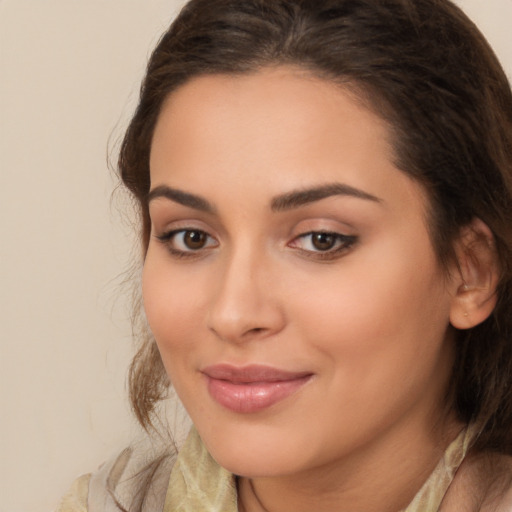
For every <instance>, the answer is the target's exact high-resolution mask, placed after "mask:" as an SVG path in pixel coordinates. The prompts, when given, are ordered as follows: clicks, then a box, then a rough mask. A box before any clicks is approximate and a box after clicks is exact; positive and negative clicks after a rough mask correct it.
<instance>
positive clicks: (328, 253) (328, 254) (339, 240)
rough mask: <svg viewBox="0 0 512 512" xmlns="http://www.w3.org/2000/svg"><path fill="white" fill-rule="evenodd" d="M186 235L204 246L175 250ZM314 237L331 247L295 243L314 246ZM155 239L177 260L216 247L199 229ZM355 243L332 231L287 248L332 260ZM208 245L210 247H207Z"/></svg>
mask: <svg viewBox="0 0 512 512" xmlns="http://www.w3.org/2000/svg"><path fill="white" fill-rule="evenodd" d="M187 234H189V235H191V234H195V235H199V236H201V237H206V239H205V240H206V242H205V245H203V246H202V247H198V248H197V249H193V248H190V247H189V248H188V249H177V248H176V247H175V246H173V244H175V239H176V237H178V235H181V236H182V237H184V236H187ZM314 236H317V237H318V236H323V237H330V238H332V240H331V242H332V243H333V247H328V248H326V249H325V250H322V249H318V248H316V249H304V248H303V247H299V246H298V245H297V242H298V241H299V240H305V239H306V238H308V237H309V238H310V239H311V242H310V245H313V244H314V241H313V239H312V237H314ZM156 238H157V239H158V240H159V241H160V242H161V243H162V244H164V245H165V246H166V248H167V250H168V251H169V252H170V253H171V255H172V256H174V257H177V258H194V257H198V256H200V255H201V253H202V251H204V250H209V249H212V248H215V247H217V246H218V242H216V241H215V239H214V238H213V237H212V236H210V235H209V234H208V233H207V232H206V231H203V230H201V229H174V230H171V231H168V232H166V233H163V234H162V235H156ZM212 240H213V241H214V242H215V243H214V244H213V245H212V244H211V243H210V242H211V241H212ZM356 242H357V237H356V236H354V235H343V234H341V233H336V232H332V231H310V232H308V233H303V234H301V235H299V236H297V237H295V238H294V239H293V240H292V241H291V242H290V243H289V244H288V246H289V247H292V248H296V249H297V250H298V251H300V253H302V254H303V255H305V256H306V257H308V258H312V259H318V260H324V261H326V260H334V259H336V258H339V257H341V256H342V254H343V253H345V252H346V251H348V250H350V249H351V248H352V246H353V245H354V244H355V243H356ZM209 243H210V245H208V244H209ZM181 245H183V246H184V245H186V243H185V242H184V241H183V240H182V241H181Z"/></svg>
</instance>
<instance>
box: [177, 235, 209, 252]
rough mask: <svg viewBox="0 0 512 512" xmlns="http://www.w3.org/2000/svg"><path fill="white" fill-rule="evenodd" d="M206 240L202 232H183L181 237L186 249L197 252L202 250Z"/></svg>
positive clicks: (206, 237)
mask: <svg viewBox="0 0 512 512" xmlns="http://www.w3.org/2000/svg"><path fill="white" fill-rule="evenodd" d="M207 240H208V236H207V235H206V233H205V232H204V231H185V232H184V235H183V243H184V244H185V246H186V247H187V248H188V249H191V250H193V251H194V250H195V251H197V250H198V249H202V248H203V247H204V246H205V245H206V242H207Z"/></svg>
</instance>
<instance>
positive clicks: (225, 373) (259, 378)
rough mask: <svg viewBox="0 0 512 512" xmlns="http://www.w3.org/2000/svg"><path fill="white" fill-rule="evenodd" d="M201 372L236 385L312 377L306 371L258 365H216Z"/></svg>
mask: <svg viewBox="0 0 512 512" xmlns="http://www.w3.org/2000/svg"><path fill="white" fill-rule="evenodd" d="M201 372H202V373H204V374H205V375H206V376H208V377H210V378H212V379H218V380H226V381H229V382H233V383H238V384H250V383H253V382H282V381H290V380H296V379H301V378H304V377H308V376H311V375H312V373H311V372H307V371H288V370H282V369H279V368H274V367H272V366H266V365H258V364H252V365H247V366H234V365H230V364H216V365H212V366H207V367H205V368H203V369H202V370H201Z"/></svg>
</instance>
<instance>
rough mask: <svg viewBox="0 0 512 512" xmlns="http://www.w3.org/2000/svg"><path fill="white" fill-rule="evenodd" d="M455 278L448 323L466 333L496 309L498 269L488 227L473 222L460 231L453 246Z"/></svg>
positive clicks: (492, 239)
mask: <svg viewBox="0 0 512 512" xmlns="http://www.w3.org/2000/svg"><path fill="white" fill-rule="evenodd" d="M455 254H456V257H457V267H458V269H457V270H456V272H458V276H455V275H454V276H453V277H454V285H455V288H456V292H455V295H454V297H453V300H452V303H451V308H450V323H451V324H452V325H453V326H454V327H456V328H457V329H470V328H472V327H475V326H476V325H478V324H480V323H482V322H483V321H484V320H486V319H487V318H488V317H489V315H490V314H491V313H492V311H493V310H494V307H495V306H496V287H497V285H498V281H499V276H500V268H499V267H500V265H499V261H498V255H497V252H496V246H495V243H494V236H493V234H492V232H491V230H490V229H489V227H488V226H487V225H486V224H485V223H484V222H482V221H481V220H480V219H478V218H475V219H473V220H472V221H471V223H470V224H468V225H467V226H465V227H464V228H462V230H461V233H460V236H459V238H458V239H457V241H456V243H455Z"/></svg>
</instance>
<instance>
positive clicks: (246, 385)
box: [202, 364, 313, 413]
mask: <svg viewBox="0 0 512 512" xmlns="http://www.w3.org/2000/svg"><path fill="white" fill-rule="evenodd" d="M202 373H203V374H204V375H205V376H206V378H207V382H208V392H209V393H210V396H211V397H212V398H213V399H214V400H215V401H216V402H218V403H219V404H220V405H222V406H224V407H226V408H227V409H230V410H232V411H234V412H238V413H251V412H257V411H261V410H263V409H266V408H267V407H270V406H272V405H274V404H275V403H277V402H280V401H281V400H284V399H285V398H287V397H288V396H290V395H292V394H293V393H295V391H297V390H298V389H299V388H301V387H302V386H303V385H304V384H305V383H306V382H308V381H309V380H310V378H311V377H312V375H313V374H312V373H308V372H288V371H285V370H279V369H277V368H272V367H270V366H261V365H250V366H243V367H237V366H231V365H227V364H220V365H214V366H208V367H206V368H204V369H203V370H202Z"/></svg>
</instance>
